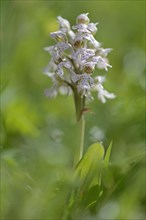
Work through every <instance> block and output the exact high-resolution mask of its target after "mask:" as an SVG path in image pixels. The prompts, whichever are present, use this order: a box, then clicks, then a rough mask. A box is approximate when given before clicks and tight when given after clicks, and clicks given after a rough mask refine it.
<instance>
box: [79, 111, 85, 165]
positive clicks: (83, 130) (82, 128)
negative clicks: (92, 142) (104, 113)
mask: <svg viewBox="0 0 146 220" xmlns="http://www.w3.org/2000/svg"><path fill="white" fill-rule="evenodd" d="M84 137H85V119H84V115H82V116H81V140H80V151H79V159H78V161H80V160H81V159H82V157H83V152H84Z"/></svg>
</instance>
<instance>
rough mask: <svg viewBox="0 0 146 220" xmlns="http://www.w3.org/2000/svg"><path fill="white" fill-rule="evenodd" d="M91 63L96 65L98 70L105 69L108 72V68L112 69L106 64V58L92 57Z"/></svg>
mask: <svg viewBox="0 0 146 220" xmlns="http://www.w3.org/2000/svg"><path fill="white" fill-rule="evenodd" d="M92 60H93V62H94V63H95V64H96V65H97V67H98V68H99V69H105V70H106V71H108V67H110V68H112V66H111V65H110V64H108V60H107V59H106V58H102V57H101V56H97V57H93V59H92Z"/></svg>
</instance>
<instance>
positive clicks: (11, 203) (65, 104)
mask: <svg viewBox="0 0 146 220" xmlns="http://www.w3.org/2000/svg"><path fill="white" fill-rule="evenodd" d="M83 12H89V13H90V18H91V20H92V21H93V22H97V21H98V22H99V26H98V27H99V30H98V32H97V34H96V38H97V39H98V41H100V42H104V45H103V46H104V47H111V48H113V51H112V52H111V54H110V56H109V57H110V63H111V65H112V66H113V68H112V69H110V70H109V72H108V74H107V82H106V85H105V87H106V88H107V89H108V90H109V91H111V92H114V93H115V94H116V95H117V97H116V99H115V100H109V101H107V103H106V104H102V103H100V101H98V100H97V99H96V97H95V100H94V102H92V103H89V104H88V106H89V107H91V108H92V111H93V114H89V113H86V135H85V147H86V149H85V151H87V153H88V150H87V148H88V146H89V145H90V144H92V143H93V142H96V141H102V142H103V145H104V146H105V151H106V149H107V146H108V145H109V143H110V142H111V140H112V141H113V147H112V151H111V158H110V161H111V162H110V164H109V165H108V167H107V168H104V169H103V171H104V172H102V178H101V185H100V184H99V182H98V181H97V184H96V185H92V187H90V188H89V187H85V186H86V183H82V182H81V183H82V184H83V185H82V184H81V183H80V182H78V181H80V178H79V179H78V181H76V182H74V180H73V178H72V177H73V176H74V171H73V169H72V160H73V155H74V149H75V148H76V145H77V144H78V139H79V137H78V131H77V128H76V126H75V113H74V104H73V99H72V97H65V96H58V97H57V98H56V99H54V100H48V99H47V98H46V97H45V96H44V90H45V89H46V88H48V87H49V86H50V85H51V82H50V81H49V79H48V78H47V77H46V76H45V75H43V74H42V72H43V68H44V67H45V66H46V65H47V63H48V62H49V58H50V57H49V56H48V54H47V53H45V52H44V51H43V48H44V47H46V46H48V45H51V44H52V43H53V42H52V40H51V39H50V37H49V33H50V32H51V31H55V30H56V29H57V22H56V17H57V16H58V15H61V16H62V17H64V18H67V19H68V20H69V21H70V22H71V25H73V24H74V23H75V18H76V16H77V15H78V14H81V13H83ZM0 38H1V78H0V80H1V85H0V96H1V106H0V113H1V130H0V137H1V219H2V220H6V219H7V220H8V219H15V220H18V219H21V220H23V219H25V220H26V219H29V220H31V219H42V220H45V219H48V220H55V219H63V218H64V219H68V220H76V219H80V220H81V219H84V220H86V219H91V220H97V219H99V220H105V219H113V220H114V219H115V220H121V219H125V220H128V219H132V220H134V219H135V220H143V219H145V207H146V203H145V180H146V179H145V177H146V176H145V157H144V156H145V155H144V154H145V153H144V151H145V50H144V46H145V1H142V0H141V1H130V0H129V1H128V0H127V1H118V0H115V1H112V0H111V1H110V0H109V1H108V0H107V1H106V0H105V1H33V0H32V1H21V0H20V1H17V0H16V1H15V0H13V1H10V0H9V1H8V0H1V34H0ZM97 74H98V73H97ZM99 74H101V73H99ZM104 74H105V73H104ZM95 155H96V152H95ZM95 155H94V157H95ZM94 159H95V158H94ZM98 159H99V158H98V155H97V163H98ZM81 167H82V166H81ZM94 177H95V172H91V175H89V177H88V178H87V183H88V181H89V182H90V181H91V182H92V180H93V178H94ZM87 186H88V184H87ZM71 192H72V194H71ZM73 192H74V193H73ZM70 198H72V199H70ZM68 201H70V202H68Z"/></svg>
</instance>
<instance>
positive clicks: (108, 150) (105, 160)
mask: <svg viewBox="0 0 146 220" xmlns="http://www.w3.org/2000/svg"><path fill="white" fill-rule="evenodd" d="M112 144H113V143H112V142H111V143H110V145H109V147H108V149H107V151H106V154H105V157H104V167H105V168H106V167H108V163H109V159H110V155H111V149H112Z"/></svg>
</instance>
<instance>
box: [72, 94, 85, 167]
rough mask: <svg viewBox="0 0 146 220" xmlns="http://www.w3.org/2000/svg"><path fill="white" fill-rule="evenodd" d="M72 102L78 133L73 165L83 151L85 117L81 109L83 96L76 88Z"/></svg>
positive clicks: (83, 101)
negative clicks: (73, 103)
mask: <svg viewBox="0 0 146 220" xmlns="http://www.w3.org/2000/svg"><path fill="white" fill-rule="evenodd" d="M74 102H75V110H76V120H77V131H78V135H79V145H78V144H77V146H76V149H75V157H74V166H76V165H77V163H78V162H79V161H80V160H81V158H82V157H83V151H84V136H85V119H84V115H83V111H84V108H85V96H83V97H81V96H80V94H79V93H78V91H77V90H74Z"/></svg>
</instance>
